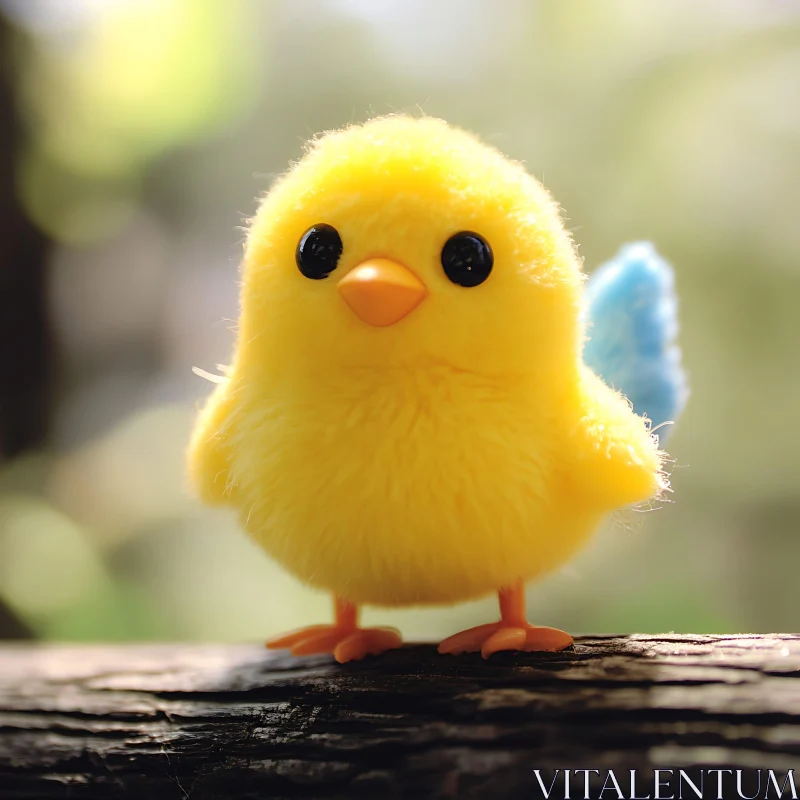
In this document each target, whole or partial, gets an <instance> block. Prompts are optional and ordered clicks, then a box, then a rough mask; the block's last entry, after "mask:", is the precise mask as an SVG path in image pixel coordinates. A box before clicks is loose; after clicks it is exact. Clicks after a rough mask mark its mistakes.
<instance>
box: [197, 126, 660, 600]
mask: <svg viewBox="0 0 800 800" xmlns="http://www.w3.org/2000/svg"><path fill="white" fill-rule="evenodd" d="M322 222H324V223H328V224H330V225H333V226H334V227H335V228H336V229H337V230H338V231H339V233H340V234H341V238H342V241H343V243H344V252H343V255H342V257H341V259H340V262H339V266H338V268H337V269H336V271H335V273H334V275H332V276H331V277H330V278H329V279H325V280H317V281H313V280H308V279H307V278H305V277H303V275H301V273H300V272H299V270H298V269H297V267H296V265H295V249H296V247H297V243H298V240H299V239H300V237H301V236H302V234H303V233H304V231H306V230H307V229H308V228H309V227H310V226H312V225H314V224H317V223H322ZM463 230H470V231H476V232H477V233H479V234H481V235H482V236H483V237H484V238H485V239H486V240H487V241H488V242H489V243H490V245H491V247H492V250H493V252H494V259H495V261H494V270H493V272H492V274H491V275H490V277H489V279H488V280H487V281H486V282H485V283H483V284H481V285H480V286H477V287H473V288H463V287H461V286H457V285H454V284H452V283H450V281H448V279H447V277H446V276H445V274H444V272H443V270H442V266H441V263H440V253H441V250H442V246H443V245H444V243H445V242H446V241H447V239H448V238H449V237H450V236H452V235H453V234H454V233H457V232H459V231H463ZM370 257H387V258H391V259H395V260H396V261H398V262H400V263H402V264H404V265H406V266H407V267H409V268H410V269H411V270H413V271H414V273H415V274H416V275H417V276H419V277H420V278H421V279H422V281H424V283H425V284H426V286H427V288H428V291H429V295H428V297H427V298H426V299H425V300H424V302H423V303H422V304H421V305H420V306H419V307H418V308H416V309H415V310H414V311H413V312H412V313H410V314H409V315H408V316H407V317H406V318H404V319H402V320H401V321H400V322H398V323H396V324H394V325H391V326H389V327H386V328H374V327H372V326H370V325H367V324H365V323H364V322H363V321H362V320H360V319H359V318H358V317H357V316H356V315H355V314H354V313H353V312H352V311H351V310H350V308H349V307H348V306H347V304H346V303H345V302H344V300H343V299H342V297H341V296H340V295H339V294H338V292H337V290H336V279H335V278H334V276H336V277H337V278H338V277H340V276H341V275H344V274H346V272H347V271H348V270H350V269H352V268H353V267H354V266H356V265H358V264H359V263H361V262H363V261H364V260H365V259H367V258H370ZM582 285H583V275H582V272H581V268H580V263H579V260H578V258H577V256H576V254H575V250H574V248H573V245H572V242H571V240H570V237H569V235H568V234H567V233H566V232H565V230H564V227H563V224H562V221H561V218H560V214H559V209H558V207H557V205H556V204H555V203H554V202H553V200H552V199H551V198H550V196H549V194H548V193H547V191H546V190H545V189H544V188H543V187H542V186H541V185H540V184H539V182H538V181H537V180H535V179H534V178H533V177H531V176H530V175H529V174H527V172H526V171H525V170H524V168H523V167H522V166H521V165H520V164H518V163H515V162H512V161H509V160H508V159H506V158H505V157H504V156H503V155H501V154H500V153H499V152H498V151H497V150H495V149H493V148H491V147H488V146H486V145H485V144H482V143H481V142H479V141H478V140H477V139H476V138H474V137H473V136H471V135H470V134H468V133H465V132H463V131H460V130H457V129H454V128H451V127H449V126H448V125H447V124H446V123H444V122H442V121H441V120H437V119H429V118H422V119H415V118H410V117H405V116H390V117H381V118H378V119H374V120H372V121H370V122H367V123H366V124H364V125H359V126H352V127H349V128H347V129H345V130H342V131H337V132H333V133H328V134H325V135H324V136H322V137H320V138H319V139H317V140H316V141H314V142H313V143H312V144H311V146H310V147H309V150H308V152H307V154H306V155H305V156H304V158H303V159H302V160H301V161H300V162H299V163H298V164H296V165H295V166H294V167H293V168H292V169H291V170H290V171H289V172H288V173H287V174H286V175H284V176H283V177H282V178H281V179H280V180H279V181H278V182H277V183H276V184H275V186H274V187H273V188H272V190H271V191H270V192H269V194H268V195H267V196H266V197H265V198H264V200H263V202H262V204H261V207H260V208H259V210H258V213H257V214H256V217H255V219H254V220H253V222H252V226H251V229H250V235H249V237H248V242H247V249H246V255H245V260H244V268H243V278H242V293H241V306H242V310H241V319H240V324H239V336H238V344H237V348H236V353H235V356H234V360H233V364H232V366H231V370H230V376H229V379H228V380H227V381H226V382H224V383H221V384H219V385H218V386H217V387H216V390H215V391H214V394H213V395H212V397H211V399H210V401H209V402H208V404H207V405H206V407H205V409H204V410H203V412H202V413H201V415H200V419H199V421H198V424H197V427H196V430H195V433H194V437H193V441H192V444H191V451H190V461H189V463H190V471H191V477H192V480H193V482H194V484H195V486H196V488H197V490H198V491H199V493H200V494H201V496H202V497H203V498H204V499H205V500H206V501H207V502H210V503H215V504H220V503H227V504H231V505H233V506H234V507H235V508H236V509H238V511H239V513H240V515H241V520H242V524H243V525H244V527H245V528H246V529H247V531H248V532H249V533H250V534H251V535H252V536H253V538H254V539H255V540H256V541H257V542H259V544H261V545H262V546H263V548H264V549H265V550H266V551H267V552H268V553H270V554H271V555H272V556H273V557H274V558H275V559H277V560H278V561H279V562H281V563H282V564H283V565H285V566H286V568H287V569H289V570H290V571H291V572H292V573H294V574H295V575H296V576H298V577H299V578H301V579H302V580H304V581H306V582H308V583H310V584H312V585H313V586H316V587H319V588H322V589H326V590H329V591H331V592H335V593H336V594H338V595H340V596H342V597H343V598H346V599H348V600H350V601H352V602H353V603H372V604H378V605H402V604H413V603H451V602H456V601H460V600H466V599H468V598H473V597H478V596H480V595H484V594H487V593H489V592H491V591H495V590H498V589H499V588H501V587H504V586H511V585H513V584H514V582H515V581H517V580H519V579H523V580H526V579H529V578H533V577H535V576H537V575H540V574H542V573H545V572H547V571H549V570H552V569H554V568H556V567H558V566H559V565H560V564H562V563H563V562H564V561H566V560H567V559H569V558H570V557H571V556H572V555H573V554H574V553H575V551H576V550H577V549H578V548H579V547H580V546H581V545H582V544H583V543H584V541H585V540H586V539H587V537H588V536H589V535H590V534H591V533H592V531H593V529H594V528H595V527H596V525H597V523H598V521H599V520H600V518H601V517H602V516H603V515H604V514H605V513H607V512H608V511H611V510H612V509H614V508H617V507H619V506H622V505H626V504H630V503H636V502H639V501H642V500H646V499H647V498H650V497H652V496H653V495H655V494H656V493H658V492H659V491H660V489H661V488H662V487H663V483H664V479H663V477H662V476H661V472H660V468H661V462H662V455H663V454H661V453H660V452H659V451H658V449H657V446H656V444H655V443H654V441H653V439H652V438H651V436H650V435H649V433H648V430H647V424H646V422H645V421H644V420H643V419H642V418H640V417H637V416H636V415H635V414H634V413H633V411H632V410H631V408H630V405H629V404H628V403H627V401H626V400H625V399H624V398H623V397H621V396H620V395H618V394H616V393H615V392H613V391H612V390H611V389H609V388H607V387H606V386H605V385H604V384H603V383H602V382H601V381H600V380H599V379H598V378H596V377H595V376H594V375H593V374H592V373H590V372H589V371H588V370H587V369H586V368H585V367H584V366H583V364H582V360H581V348H582V343H583V330H582V328H581V324H580V322H579V310H580V306H581V302H582Z"/></svg>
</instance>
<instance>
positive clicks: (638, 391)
mask: <svg viewBox="0 0 800 800" xmlns="http://www.w3.org/2000/svg"><path fill="white" fill-rule="evenodd" d="M584 314H585V321H586V322H587V323H588V325H587V332H588V337H589V338H588V341H587V342H586V345H585V348H584V351H583V358H584V363H585V364H586V366H588V367H589V368H590V369H591V370H592V371H593V372H595V373H596V374H597V375H599V376H600V377H601V378H602V379H603V380H604V381H605V383H606V384H607V385H608V386H610V387H611V388H613V389H615V390H617V391H619V392H622V394H624V395H625V396H626V397H627V398H628V400H630V402H631V403H632V404H633V408H634V411H635V412H636V413H637V414H638V415H640V416H645V417H647V418H648V419H650V420H651V423H652V427H651V430H655V429H656V428H658V431H657V434H658V438H659V443H660V444H661V446H663V443H664V441H665V439H666V438H667V436H668V435H669V431H670V428H671V424H670V423H672V422H674V421H675V420H676V419H677V417H678V416H679V415H680V413H681V411H682V410H683V407H684V405H685V403H686V399H687V396H688V393H689V392H688V384H687V380H686V375H685V373H684V371H683V367H682V366H681V351H680V348H679V347H678V345H677V343H676V337H677V333H678V315H677V298H676V295H675V289H674V277H673V271H672V267H670V265H669V264H668V263H667V262H666V261H665V260H664V259H663V258H661V256H659V255H658V253H657V252H656V250H655V248H654V247H653V245H652V244H650V243H649V242H634V243H631V244H627V245H625V246H624V247H622V249H621V250H620V251H619V253H617V255H616V256H615V257H614V258H613V259H612V260H611V261H609V262H607V263H606V264H603V265H602V266H601V267H599V268H598V269H597V270H596V271H595V272H594V273H593V274H592V276H591V278H590V279H589V283H588V285H587V288H586V298H585V307H584ZM660 426H661V427H660Z"/></svg>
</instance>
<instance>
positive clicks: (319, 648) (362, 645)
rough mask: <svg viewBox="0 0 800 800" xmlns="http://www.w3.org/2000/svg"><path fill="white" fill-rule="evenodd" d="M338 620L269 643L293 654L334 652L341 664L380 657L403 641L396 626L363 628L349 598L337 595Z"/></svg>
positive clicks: (279, 637) (275, 648)
mask: <svg viewBox="0 0 800 800" xmlns="http://www.w3.org/2000/svg"><path fill="white" fill-rule="evenodd" d="M335 614H336V621H335V622H334V623H333V625H312V626H311V627H309V628H301V629H300V630H297V631H292V632H291V633H286V634H283V635H282V636H277V637H275V638H274V639H270V640H269V641H268V642H267V647H269V648H270V649H272V650H283V649H289V650H290V651H291V653H292V655H295V656H307V655H311V654H312V653H333V657H334V658H335V659H336V660H337V661H338V662H339V663H340V664H344V663H345V662H346V661H358V660H359V659H362V658H364V656H366V655H373V656H377V655H380V654H381V653H383V652H385V651H386V650H393V649H395V648H397V647H401V646H402V644H403V641H402V639H401V638H400V634H399V633H398V632H397V631H396V630H394V629H393V628H359V627H358V624H357V616H358V611H357V609H356V608H355V606H353V605H351V604H350V603H348V602H347V601H346V600H340V599H339V598H336V601H335Z"/></svg>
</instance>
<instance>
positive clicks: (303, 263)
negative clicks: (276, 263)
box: [295, 223, 342, 281]
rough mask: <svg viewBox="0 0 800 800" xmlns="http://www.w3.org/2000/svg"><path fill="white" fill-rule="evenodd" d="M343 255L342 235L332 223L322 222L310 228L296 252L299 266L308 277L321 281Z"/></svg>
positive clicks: (334, 267)
mask: <svg viewBox="0 0 800 800" xmlns="http://www.w3.org/2000/svg"><path fill="white" fill-rule="evenodd" d="M341 255H342V237H341V236H339V232H338V231H337V230H336V228H334V227H333V226H332V225H325V224H324V223H321V224H319V225H314V227H313V228H309V229H308V230H307V231H306V232H305V233H304V234H303V237H302V238H301V239H300V243H299V244H298V245H297V252H296V253H295V261H297V267H298V269H299V270H300V272H302V273H303V275H305V276H306V278H311V279H312V280H315V281H319V280H322V279H323V278H327V277H328V275H330V274H331V272H333V271H334V270H335V269H336V265H337V264H338V263H339V257H340V256H341Z"/></svg>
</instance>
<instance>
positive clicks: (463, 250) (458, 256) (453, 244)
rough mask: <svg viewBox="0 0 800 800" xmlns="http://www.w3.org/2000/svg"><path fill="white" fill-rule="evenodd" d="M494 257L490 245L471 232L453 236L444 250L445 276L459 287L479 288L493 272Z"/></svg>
mask: <svg viewBox="0 0 800 800" xmlns="http://www.w3.org/2000/svg"><path fill="white" fill-rule="evenodd" d="M493 264H494V256H493V255H492V248H491V247H489V243H488V242H487V241H486V239H484V238H483V237H482V236H478V234H477V233H472V232H471V231H462V232H461V233H457V234H455V235H454V236H451V237H450V238H449V239H448V240H447V242H446V243H445V246H444V247H443V248H442V266H443V267H444V272H445V275H447V277H448V278H450V280H451V281H452V282H453V283H457V284H458V285H459V286H477V285H478V284H479V283H483V282H484V281H485V280H486V279H487V278H488V277H489V273H490V272H491V271H492V265H493Z"/></svg>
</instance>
